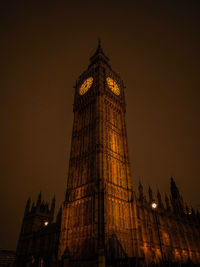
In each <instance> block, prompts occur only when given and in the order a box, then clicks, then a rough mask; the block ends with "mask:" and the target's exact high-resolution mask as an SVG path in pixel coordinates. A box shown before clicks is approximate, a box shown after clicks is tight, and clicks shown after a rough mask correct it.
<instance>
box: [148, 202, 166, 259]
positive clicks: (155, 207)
mask: <svg viewBox="0 0 200 267" xmlns="http://www.w3.org/2000/svg"><path fill="white" fill-rule="evenodd" d="M151 208H152V210H153V213H154V216H155V221H156V227H157V231H158V240H159V244H160V252H161V258H162V262H164V257H163V250H162V242H161V238H160V230H159V225H158V218H157V213H156V209H157V208H158V204H157V203H156V202H155V201H153V202H152V203H151Z"/></svg>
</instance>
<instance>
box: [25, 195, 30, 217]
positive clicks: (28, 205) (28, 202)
mask: <svg viewBox="0 0 200 267" xmlns="http://www.w3.org/2000/svg"><path fill="white" fill-rule="evenodd" d="M30 206H31V198H30V197H29V198H28V200H27V202H26V208H25V214H27V213H29V211H30Z"/></svg>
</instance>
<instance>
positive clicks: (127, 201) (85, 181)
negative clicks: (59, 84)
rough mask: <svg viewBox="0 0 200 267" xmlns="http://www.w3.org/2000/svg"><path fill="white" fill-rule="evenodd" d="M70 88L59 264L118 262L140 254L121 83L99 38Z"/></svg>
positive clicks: (127, 260) (77, 264) (91, 264)
mask: <svg viewBox="0 0 200 267" xmlns="http://www.w3.org/2000/svg"><path fill="white" fill-rule="evenodd" d="M74 88H75V96H74V108H73V111H74V121H73V131H72V141H71V153H70V161H69V170H68V180H67V190H66V197H65V201H64V203H63V207H62V219H61V234H60V241H59V249H58V257H59V259H60V260H61V258H62V260H63V262H64V266H102V267H103V266H123V265H124V263H125V264H127V263H128V262H130V260H131V259H132V260H133V257H136V256H139V254H138V253H139V252H138V251H137V248H138V246H137V240H138V239H137V238H136V236H134V229H135V227H136V226H135V225H134V223H135V220H134V215H133V211H134V207H133V198H134V193H133V188H132V183H131V174H130V162H129V156H128V145H127V132H126V123H125V113H126V104H125V96H124V88H125V86H124V84H123V81H122V80H121V78H120V77H119V75H118V74H117V73H116V72H114V71H113V70H112V68H111V65H110V64H109V59H108V57H107V56H106V55H105V54H104V52H103V50H102V47H101V43H100V41H99V43H98V47H97V50H96V52H95V53H94V55H93V56H92V57H91V58H90V64H89V66H88V68H87V70H86V71H84V72H83V73H82V74H81V75H80V77H79V79H78V81H77V82H76V85H75V87H74ZM135 235H136V234H135Z"/></svg>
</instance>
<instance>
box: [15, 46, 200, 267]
mask: <svg viewBox="0 0 200 267" xmlns="http://www.w3.org/2000/svg"><path fill="white" fill-rule="evenodd" d="M74 88H75V96H74V108H73V111H74V121H73V130H72V141H71V153H70V160H69V169H68V180H67V190H66V195H65V199H64V201H63V204H62V206H61V208H60V210H59V212H58V215H57V218H56V220H55V221H54V209H55V198H54V199H53V200H52V203H51V206H50V207H49V205H48V204H47V203H44V202H43V201H42V196H41V193H40V194H39V196H38V200H37V202H36V203H35V204H34V203H33V204H32V206H31V200H30V199H29V200H28V201H27V204H26V208H25V213H24V218H23V223H22V228H21V232H20V236H19V241H18V246H17V252H16V261H15V265H16V266H47V267H48V266H64V267H67V266H72V267H74V266H76V267H79V266H81V267H88V266H91V267H93V266H98V267H104V266H110V267H111V266H152V264H154V266H155V265H156V264H157V266H161V265H164V264H167V263H170V264H171V265H172V264H174V265H175V264H180V263H181V264H185V266H189V265H191V264H193V265H195V264H196V265H197V266H198V264H200V231H199V230H200V215H199V212H198V211H197V212H196V211H194V210H193V209H192V208H188V207H187V206H186V205H185V204H184V201H183V198H182V196H181V194H180V192H179V190H178V188H177V186H176V184H175V181H174V179H173V178H171V190H170V191H171V192H170V196H167V195H165V201H163V199H162V196H161V194H160V192H159V191H158V192H157V193H156V195H155V193H153V192H152V190H151V188H150V187H149V190H148V194H149V196H148V198H147V197H146V196H145V194H144V192H143V185H142V184H141V182H140V183H139V187H138V192H135V191H134V190H133V187H132V182H131V174H130V161H129V156H128V142H127V133H126V122H125V113H126V103H125V95H124V90H125V86H124V84H123V81H122V80H121V78H120V77H119V75H118V74H117V73H116V72H114V71H113V70H112V68H111V65H110V63H109V59H108V57H107V56H106V55H105V54H104V52H103V50H102V47H101V43H100V41H99V43H98V47H97V50H96V52H95V54H94V55H93V56H92V57H91V58H90V64H89V66H88V68H87V70H86V71H84V72H83V74H82V75H80V77H79V79H78V81H77V82H76V85H75V87H74ZM152 203H154V205H155V206H152ZM167 266H169V265H167ZM178 266H179V265H178Z"/></svg>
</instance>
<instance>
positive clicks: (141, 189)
mask: <svg viewBox="0 0 200 267" xmlns="http://www.w3.org/2000/svg"><path fill="white" fill-rule="evenodd" d="M138 191H139V200H140V201H142V200H143V199H144V195H143V186H142V184H141V181H140V180H139V186H138Z"/></svg>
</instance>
